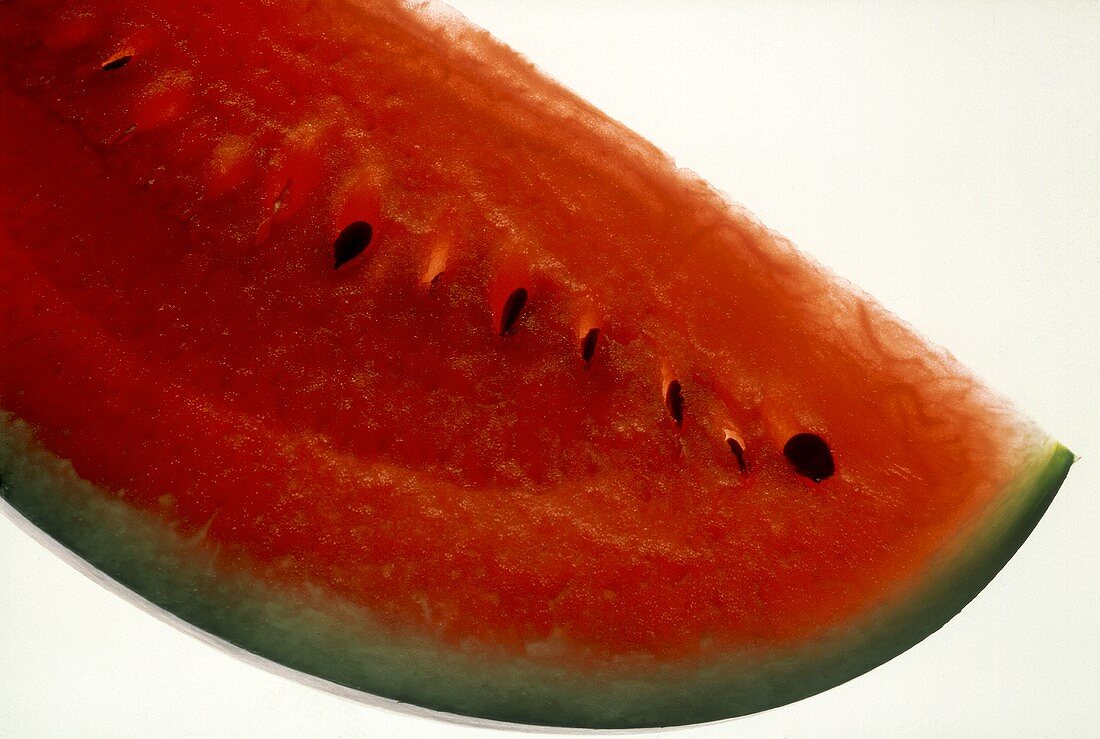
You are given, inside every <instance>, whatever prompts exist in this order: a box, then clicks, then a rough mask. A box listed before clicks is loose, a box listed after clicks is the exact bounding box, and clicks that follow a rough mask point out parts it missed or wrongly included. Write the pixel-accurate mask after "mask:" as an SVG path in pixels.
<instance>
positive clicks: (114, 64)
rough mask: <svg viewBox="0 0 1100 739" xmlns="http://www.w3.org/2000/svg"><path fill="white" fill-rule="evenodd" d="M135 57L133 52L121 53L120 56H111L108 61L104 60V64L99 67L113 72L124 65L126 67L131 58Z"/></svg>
mask: <svg viewBox="0 0 1100 739" xmlns="http://www.w3.org/2000/svg"><path fill="white" fill-rule="evenodd" d="M133 58H134V55H133V54H120V55H119V56H115V57H111V58H110V59H108V60H107V61H105V62H103V64H100V65H99V68H100V69H102V70H103V71H104V72H113V71H115V70H116V69H122V68H123V67H125V66H126V65H127V64H129V63H130V60H131V59H133Z"/></svg>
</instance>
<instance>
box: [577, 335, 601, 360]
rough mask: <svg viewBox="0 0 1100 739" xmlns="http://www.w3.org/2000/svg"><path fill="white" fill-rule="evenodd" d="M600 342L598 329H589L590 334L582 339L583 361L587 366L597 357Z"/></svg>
mask: <svg viewBox="0 0 1100 739" xmlns="http://www.w3.org/2000/svg"><path fill="white" fill-rule="evenodd" d="M599 340H600V330H599V329H598V328H590V329H588V333H586V334H585V335H584V338H583V339H581V359H583V360H584V363H585V364H591V363H592V357H594V356H595V355H596V343H597V342H598V341H599Z"/></svg>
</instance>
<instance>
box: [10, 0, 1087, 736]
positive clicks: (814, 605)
mask: <svg viewBox="0 0 1100 739" xmlns="http://www.w3.org/2000/svg"><path fill="white" fill-rule="evenodd" d="M0 14H2V15H0V36H2V40H3V47H2V50H0V75H2V76H0V82H2V95H3V98H2V108H0V111H2V113H0V141H2V142H3V144H2V150H0V207H2V211H0V212H2V221H0V259H2V264H3V265H4V268H3V270H2V271H0V413H2V416H0V490H2V493H3V496H4V498H5V499H7V500H8V501H9V502H10V503H11V504H12V505H14V507H15V508H16V509H17V510H19V511H20V512H21V513H22V515H24V516H25V517H27V518H28V519H29V520H31V521H32V522H34V523H35V524H37V525H38V526H39V527H41V528H42V529H43V530H44V531H46V532H47V533H49V534H50V535H51V536H53V537H54V538H56V539H57V540H58V541H60V542H61V543H62V544H64V545H65V546H67V547H69V548H70V549H72V550H73V551H74V552H76V553H77V554H79V555H80V556H82V557H84V558H85V559H86V560H87V561H88V562H90V563H91V564H93V565H94V566H96V567H98V568H99V569H101V570H102V571H104V572H105V573H107V574H108V575H110V576H111V577H113V578H115V579H117V580H118V581H119V582H121V583H122V584H124V585H126V586H127V587H129V588H131V589H132V590H134V591H135V592H137V593H138V594H140V595H142V596H144V597H145V598H147V599H149V600H150V601H152V602H153V603H155V604H157V605H159V606H162V607H163V608H165V609H167V610H168V611H170V612H172V613H174V614H176V615H178V616H180V617H182V618H183V619H185V620H187V621H190V622H192V623H194V624H195V625H197V626H199V627H200V628H203V629H205V630H207V631H209V632H211V633H213V634H215V635H217V636H220V637H222V638H224V639H226V640H228V641H230V642H232V643H234V644H237V645H239V646H241V647H243V648H245V649H248V650H250V651H253V652H255V653H257V654H260V655H262V656H265V657H268V658H270V659H272V660H275V661H276V662H279V663H281V664H284V665H287V666H289V667H292V668H294V669H298V670H302V671H304V672H308V673H310V674H313V675H316V676H320V677H322V678H326V679H328V680H331V681H334V682H337V683H340V684H342V685H346V686H350V687H353V688H356V689H359V690H363V691H366V692H369V693H373V694H376V695H380V696H384V697H388V698H394V699H397V700H401V701H405V702H411V703H415V704H417V705H420V706H424V707H428V708H432V709H437V710H440V711H447V712H452V713H459V714H465V715H471V716H479V717H487V718H493V719H500V720H508V721H517V722H525V723H538V724H554V725H566V726H587V727H629V726H652V725H669V724H680V723H691V722H698V721H705V720H711V719H716V718H722V717H727V716H733V715H739V714H744V713H749V712H752V711H757V710H762V709H765V708H769V707H772V706H776V705H781V704H783V703H786V702H789V701H792V700H796V699H798V698H801V697H804V696H807V695H811V694H813V693H815V692H818V691H820V690H824V689H826V688H828V687H831V686H833V685H835V684H837V683H840V682H843V681H844V680H847V679H849V678H851V677H854V676H856V675H858V674H861V673H862V672H865V671H866V670H868V669H870V668H872V667H874V666H875V665H878V664H880V663H882V662H883V661H885V660H887V659H889V658H891V657H892V656H894V655H896V654H897V653H899V652H901V651H903V650H904V649H906V648H908V647H909V646H911V645H912V644H914V643H916V642H917V641H919V640H920V639H922V638H923V637H924V636H926V635H927V634H929V633H931V632H932V631H934V630H935V629H937V628H939V626H941V625H942V624H943V623H944V622H945V621H946V620H947V619H948V618H950V617H951V616H952V615H954V613H956V612H957V611H958V610H959V609H960V608H962V606H963V605H965V603H966V602H968V601H969V600H970V599H971V598H972V597H974V595H976V593H977V592H978V591H979V590H980V589H981V588H982V587H983V586H984V585H985V584H986V583H987V582H988V581H989V579H990V578H991V577H992V576H993V575H994V574H995V573H996V572H997V571H998V570H999V569H1000V568H1001V567H1002V566H1003V564H1004V563H1005V562H1006V561H1007V559H1008V558H1009V557H1010V556H1011V554H1012V553H1013V552H1014V551H1015V550H1016V548H1017V547H1018V546H1019V545H1020V544H1021V543H1022V542H1023V540H1024V538H1025V537H1026V536H1027V534H1028V533H1029V532H1030V531H1031V529H1032V528H1033V527H1034V525H1035V524H1036V523H1037V521H1038V519H1039V517H1040V516H1041V515H1042V513H1043V511H1044V510H1045V509H1046V507H1047V505H1048V504H1049V502H1050V500H1051V498H1052V496H1053V495H1054V493H1055V492H1056V490H1057V488H1058V486H1059V484H1060V483H1061V480H1062V479H1063V478H1064V476H1065V474H1066V472H1067V470H1068V468H1069V465H1070V464H1071V462H1072V460H1073V456H1072V455H1071V454H1070V453H1069V452H1068V451H1067V450H1065V449H1064V448H1063V447H1061V446H1060V445H1058V444H1057V443H1056V442H1054V441H1053V440H1051V439H1049V438H1048V437H1047V436H1046V435H1045V434H1043V433H1042V432H1041V431H1040V430H1038V429H1036V428H1035V427H1034V426H1033V425H1032V424H1030V423H1029V422H1027V421H1026V420H1025V419H1022V418H1021V417H1020V416H1019V414H1018V413H1016V412H1015V411H1014V410H1013V409H1012V408H1011V407H1010V406H1008V405H1007V404H1006V403H1005V402H1004V401H1003V400H1001V399H1000V398H998V397H996V396H995V395H994V394H992V393H991V392H990V391H988V390H987V389H985V388H984V387H983V386H982V385H981V384H980V383H979V382H978V381H977V380H976V379H975V378H974V377H972V376H971V375H970V374H969V373H967V372H966V371H965V370H964V369H963V368H962V367H960V366H959V365H958V364H957V363H956V362H955V361H954V360H953V359H952V358H951V357H950V356H949V355H947V354H946V353H945V352H943V351H941V350H938V349H936V348H934V347H932V346H930V345H929V344H927V342H925V341H924V340H923V339H921V338H920V337H919V336H917V335H916V334H915V333H914V332H913V331H912V330H911V329H909V328H908V327H907V326H905V325H904V324H902V323H901V322H899V321H898V320H897V319H896V318H894V317H893V316H891V315H889V314H888V313H886V312H885V311H884V310H883V309H882V308H880V307H879V306H877V305H876V304H875V303H874V302H873V301H872V300H871V299H869V298H868V297H867V296H865V295H862V294H860V293H859V292H858V291H856V290H855V289H854V288H852V287H851V286H850V285H847V284H845V283H843V282H842V281H840V280H839V279H837V278H836V277H834V276H832V275H830V274H829V273H827V272H826V271H825V270H823V269H822V268H821V267H819V266H818V265H816V264H814V263H813V262H812V261H810V260H809V259H807V258H806V257H805V256H803V255H801V254H799V253H798V252H796V251H795V250H794V248H793V247H792V246H791V245H790V244H789V243H787V242H786V241H785V240H783V239H782V238H781V237H780V236H778V235H777V234H774V233H772V232H770V231H768V230H767V229H766V228H764V227H763V226H761V225H760V224H758V223H757V222H756V221H755V220H754V219H753V218H752V217H751V216H750V215H749V214H747V213H746V212H744V211H743V210H741V209H739V208H738V207H736V206H733V205H731V204H730V203H728V202H727V201H726V200H724V199H723V198H722V197H721V196H719V195H718V194H716V193H715V192H714V191H712V190H711V189H710V188H709V187H708V186H706V185H705V184H704V183H702V182H700V181H698V180H697V179H696V178H695V177H694V176H692V175H691V174H690V173H687V172H683V171H680V170H677V169H676V167H675V166H674V164H673V163H672V162H671V161H670V160H669V159H668V158H667V157H666V156H665V155H664V154H662V153H661V152H659V151H658V150H656V149H655V148H653V147H652V146H651V145H649V144H648V143H646V142H645V141H643V140H641V139H640V138H638V137H637V136H635V135H634V134H632V133H630V132H629V131H627V130H625V129H624V128H623V127H621V126H620V125H618V124H616V123H615V122H614V121H611V120H609V119H608V118H607V117H606V116H604V115H602V114H601V113H599V112H598V111H596V110H594V109H593V108H592V107H590V106H589V105H587V104H585V103H584V102H583V101H581V100H579V99H577V98H576V97H575V96H573V95H571V94H570V93H569V92H567V91H565V90H563V89H561V88H560V87H559V86H557V85H555V84H554V83H553V82H551V81H549V80H547V79H545V78H544V77H542V76H541V75H540V74H539V73H538V72H537V71H536V70H534V69H533V68H531V67H530V66H529V65H528V64H527V63H526V62H524V61H523V60H522V59H521V58H520V57H518V56H517V55H515V54H514V53H513V52H511V51H510V50H508V49H506V48H503V47H502V46H500V45H499V44H498V43H496V42H495V41H493V40H492V39H491V38H490V37H489V36H488V35H487V34H485V33H484V32H481V31H479V30H477V29H474V28H472V27H470V26H468V25H467V24H466V23H465V22H464V21H463V20H462V19H460V18H456V17H454V16H452V15H449V14H448V13H447V12H446V11H445V10H444V9H443V8H442V7H441V6H435V5H433V6H429V7H428V8H427V9H424V8H417V9H410V8H408V7H406V6H404V5H400V4H396V3H389V2H383V3H373V4H370V5H365V4H364V5H360V4H356V3H346V2H338V1H336V0H320V1H319V2H314V3H309V4H297V3H272V4H255V3H243V2H233V1H232V0H230V1H229V2H224V3H219V4H217V5H216V6H215V5H211V6H206V5H202V4H199V5H196V4H191V3H173V2H161V1H160V0H156V1H155V2H152V3H132V2H128V1H124V2H114V3H100V2H83V3H81V2H78V3H71V2H67V3H51V2H22V1H21V2H16V3H6V4H4V5H3V6H2V7H0Z"/></svg>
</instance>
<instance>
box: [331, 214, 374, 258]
mask: <svg viewBox="0 0 1100 739" xmlns="http://www.w3.org/2000/svg"><path fill="white" fill-rule="evenodd" d="M373 233H374V229H372V228H371V225H370V224H369V223H367V222H366V221H353V222H351V223H349V224H348V225H347V226H345V227H344V230H343V231H341V232H340V235H339V236H337V237H336V241H335V242H334V243H333V245H332V251H333V256H334V258H335V265H334V266H333V269H340V267H342V266H344V265H345V264H347V263H348V262H350V261H351V260H352V259H355V258H356V257H357V256H359V255H360V254H362V253H363V250H364V249H366V248H367V246H368V245H370V240H371V236H372V235H373Z"/></svg>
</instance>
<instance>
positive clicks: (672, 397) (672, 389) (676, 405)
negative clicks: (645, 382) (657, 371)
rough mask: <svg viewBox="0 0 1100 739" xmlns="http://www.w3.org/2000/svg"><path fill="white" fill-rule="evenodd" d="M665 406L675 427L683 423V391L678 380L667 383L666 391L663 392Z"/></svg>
mask: <svg viewBox="0 0 1100 739" xmlns="http://www.w3.org/2000/svg"><path fill="white" fill-rule="evenodd" d="M665 405H667V406H668V412H669V414H670V415H671V416H672V420H673V421H675V422H676V425H677V426H680V425H681V424H683V422H684V389H683V388H682V387H680V381H679V380H673V381H672V382H670V383H668V390H666V391H665Z"/></svg>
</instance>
